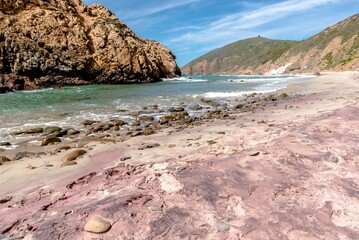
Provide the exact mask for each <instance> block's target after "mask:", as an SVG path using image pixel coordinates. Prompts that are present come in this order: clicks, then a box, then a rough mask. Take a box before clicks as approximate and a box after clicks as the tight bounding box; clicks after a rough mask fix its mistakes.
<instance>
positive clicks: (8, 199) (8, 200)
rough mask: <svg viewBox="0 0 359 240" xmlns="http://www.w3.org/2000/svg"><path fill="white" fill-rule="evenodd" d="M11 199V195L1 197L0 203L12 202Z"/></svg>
mask: <svg viewBox="0 0 359 240" xmlns="http://www.w3.org/2000/svg"><path fill="white" fill-rule="evenodd" d="M11 199H12V197H11V196H4V197H0V204H4V203H7V202H10V201H11Z"/></svg>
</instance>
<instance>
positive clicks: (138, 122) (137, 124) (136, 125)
mask: <svg viewBox="0 0 359 240" xmlns="http://www.w3.org/2000/svg"><path fill="white" fill-rule="evenodd" d="M131 126H134V127H138V126H141V122H140V121H134V122H132V124H131Z"/></svg>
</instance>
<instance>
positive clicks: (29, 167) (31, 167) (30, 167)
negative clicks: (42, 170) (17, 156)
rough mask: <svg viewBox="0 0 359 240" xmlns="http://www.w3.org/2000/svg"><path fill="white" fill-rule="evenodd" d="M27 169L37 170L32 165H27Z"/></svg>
mask: <svg viewBox="0 0 359 240" xmlns="http://www.w3.org/2000/svg"><path fill="white" fill-rule="evenodd" d="M26 168H28V169H36V167H34V166H32V165H31V164H29V165H27V167H26Z"/></svg>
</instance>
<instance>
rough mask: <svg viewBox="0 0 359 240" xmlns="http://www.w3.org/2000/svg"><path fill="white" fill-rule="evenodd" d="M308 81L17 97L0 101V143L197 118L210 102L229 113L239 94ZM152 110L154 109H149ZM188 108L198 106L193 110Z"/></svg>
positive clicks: (276, 78)
mask: <svg viewBox="0 0 359 240" xmlns="http://www.w3.org/2000/svg"><path fill="white" fill-rule="evenodd" d="M312 77H313V76H312V75H232V76H231V75H218V76H216V75H212V76H186V77H181V78H173V79H164V81H162V82H158V83H152V84H139V85H92V86H76V87H64V88H58V89H52V88H50V89H41V90H34V91H20V92H13V93H8V94H6V95H1V96H0V122H1V123H2V124H1V126H0V142H1V141H11V140H12V139H14V137H20V138H21V136H16V135H15V136H14V135H9V134H10V133H12V132H14V131H18V130H26V129H30V128H36V127H43V128H44V127H48V126H57V127H61V128H75V129H76V130H83V125H82V122H83V121H84V120H93V121H99V122H106V121H109V120H110V119H111V118H119V119H121V120H123V121H126V122H128V123H129V125H128V126H130V125H131V124H132V123H133V122H134V121H136V120H137V118H138V116H140V115H145V116H152V117H154V118H155V119H156V120H159V119H160V118H161V117H163V116H164V115H166V114H168V111H167V110H168V109H169V108H171V107H178V106H183V105H185V106H187V107H186V110H187V111H188V112H189V114H190V115H193V116H198V115H200V114H201V113H203V112H204V110H208V109H207V108H208V107H211V106H210V105H208V104H206V103H205V102H204V101H203V99H207V100H208V99H212V100H215V101H218V102H219V103H222V104H224V103H227V104H228V106H229V107H234V106H235V105H236V104H238V102H236V100H238V99H240V98H242V97H243V95H245V94H251V93H268V92H272V91H276V90H279V89H282V88H285V87H286V86H287V85H288V84H290V83H296V82H302V81H306V80H307V79H310V78H312ZM154 105H155V106H157V107H156V108H155V109H154V108H153V106H154ZM194 106H201V108H198V107H197V108H196V107H194Z"/></svg>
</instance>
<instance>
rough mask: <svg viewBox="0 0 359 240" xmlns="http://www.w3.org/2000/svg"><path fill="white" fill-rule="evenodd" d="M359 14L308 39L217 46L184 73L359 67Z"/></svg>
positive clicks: (297, 71) (334, 69)
mask: <svg viewBox="0 0 359 240" xmlns="http://www.w3.org/2000/svg"><path fill="white" fill-rule="evenodd" d="M358 30H359V14H356V15H354V16H352V17H349V18H347V19H345V20H343V21H341V22H339V23H337V24H335V25H334V26H331V27H329V28H327V29H325V30H324V31H322V32H320V33H319V34H317V35H315V36H313V37H310V38H308V39H306V40H304V41H301V42H298V41H286V40H271V39H267V38H263V37H256V38H250V39H245V40H240V41H237V42H234V43H231V44H229V45H226V46H224V47H222V48H218V49H215V50H213V51H211V52H209V53H207V54H205V55H203V56H201V57H199V58H197V59H195V60H193V61H191V62H190V63H188V64H187V65H185V66H184V67H183V68H182V73H184V74H187V75H196V74H265V73H301V72H318V71H348V70H358V69H359V50H358V48H359V35H358V34H359V31H358Z"/></svg>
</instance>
